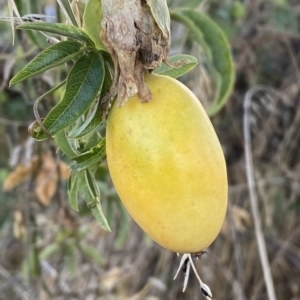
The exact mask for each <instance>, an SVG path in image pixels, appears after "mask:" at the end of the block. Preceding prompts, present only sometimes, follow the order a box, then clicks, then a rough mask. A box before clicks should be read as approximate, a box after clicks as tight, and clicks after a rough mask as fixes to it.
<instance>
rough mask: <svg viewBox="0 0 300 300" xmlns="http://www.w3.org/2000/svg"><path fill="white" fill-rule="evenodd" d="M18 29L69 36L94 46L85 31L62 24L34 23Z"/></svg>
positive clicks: (22, 25)
mask: <svg viewBox="0 0 300 300" xmlns="http://www.w3.org/2000/svg"><path fill="white" fill-rule="evenodd" d="M17 29H25V30H38V31H44V32H50V33H54V34H58V35H62V36H67V37H69V38H72V39H75V40H79V41H82V42H84V43H86V44H88V45H90V46H94V43H93V41H92V40H91V39H90V37H89V36H88V35H87V34H86V33H85V32H84V31H83V30H81V29H80V28H78V27H76V26H74V25H67V24H62V23H47V22H34V23H26V24H21V25H19V26H17Z"/></svg>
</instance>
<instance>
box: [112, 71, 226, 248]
mask: <svg viewBox="0 0 300 300" xmlns="http://www.w3.org/2000/svg"><path fill="white" fill-rule="evenodd" d="M145 82H146V84H147V86H148V87H149V89H150V91H151V92H152V100H151V101H150V102H149V103H141V102H140V101H139V97H138V96H134V97H133V98H130V99H129V101H128V102H126V103H125V104H124V106H123V107H118V106H117V104H116V103H114V104H113V106H112V108H111V110H110V113H109V116H108V122H107V131H106V142H107V145H106V147H107V148H106V153H107V162H108V167H109V172H110V175H111V178H112V181H113V183H114V186H115V188H116V191H117V193H118V195H119V197H120V198H121V200H122V202H123V204H124V205H125V207H126V208H127V210H128V212H129V214H130V215H131V216H132V217H133V219H134V220H135V221H136V223H137V224H138V225H139V226H140V227H141V228H142V229H143V230H144V231H145V232H146V233H147V234H148V235H149V236H150V237H151V238H152V239H153V240H154V241H156V242H157V243H158V244H160V245H161V246H163V247H165V248H167V249H169V250H171V251H174V252H179V253H195V252H199V251H201V250H203V249H205V248H207V247H208V246H209V245H210V244H211V243H212V242H213V241H214V240H215V238H216V237H217V235H218V233H219V231H220V229H221V226H222V224H223V221H224V217H225V213H226V208H227V190H228V184H227V173H226V164H225V160H224V155H223V151H222V148H221V146H220V143H219V140H218V137H217V135H216V133H215V130H214V128H213V126H212V124H211V121H210V119H209V117H208V116H207V114H206V112H205V110H204V108H203V106H202V105H201V103H200V102H199V100H198V99H197V98H196V96H195V95H194V94H193V93H192V92H191V91H190V90H189V89H188V88H187V87H186V86H184V85H183V84H182V83H180V82H179V81H177V80H175V79H172V78H170V77H166V76H160V75H155V74H147V75H145Z"/></svg>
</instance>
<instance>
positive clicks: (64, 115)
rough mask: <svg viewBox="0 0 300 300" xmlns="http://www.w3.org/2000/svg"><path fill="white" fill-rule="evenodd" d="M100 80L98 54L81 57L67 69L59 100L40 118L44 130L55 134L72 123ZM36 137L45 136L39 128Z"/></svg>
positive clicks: (93, 96)
mask: <svg viewBox="0 0 300 300" xmlns="http://www.w3.org/2000/svg"><path fill="white" fill-rule="evenodd" d="M103 79H104V64H103V60H102V59H100V57H99V55H98V53H95V52H90V53H88V54H87V55H83V56H81V57H80V58H79V59H78V60H77V61H76V62H75V64H74V66H73V68H72V69H71V71H70V73H69V76H68V78H67V82H66V89H65V94H64V96H63V99H62V100H61V101H60V102H59V103H58V104H57V105H56V106H55V107H54V108H53V109H52V110H51V111H50V112H49V113H48V115H47V116H46V118H45V120H44V121H43V125H44V127H45V128H46V129H47V131H48V133H49V134H51V135H55V134H56V133H57V132H59V131H61V130H63V129H64V128H66V127H67V126H69V125H71V124H72V123H73V122H75V121H76V120H77V119H78V118H79V117H80V116H81V115H82V114H83V113H84V112H86V111H87V110H88V108H89V107H90V106H91V104H92V103H93V101H94V99H95V97H96V95H97V93H98V92H99V89H100V88H101V86H102V83H103ZM36 138H37V139H38V140H42V139H45V138H47V136H46V134H45V133H44V132H42V130H40V134H37V137H36Z"/></svg>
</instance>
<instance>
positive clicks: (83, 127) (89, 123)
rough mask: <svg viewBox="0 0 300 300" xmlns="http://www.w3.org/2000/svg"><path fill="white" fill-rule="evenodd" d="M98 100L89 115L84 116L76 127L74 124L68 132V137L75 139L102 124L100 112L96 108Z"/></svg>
mask: <svg viewBox="0 0 300 300" xmlns="http://www.w3.org/2000/svg"><path fill="white" fill-rule="evenodd" d="M98 106H99V101H98V102H97V103H96V105H95V107H94V108H93V110H92V112H91V113H90V115H89V116H88V117H87V118H86V120H85V121H84V122H81V124H80V125H79V126H78V127H77V126H74V127H73V128H72V130H71V131H70V132H69V133H68V139H76V138H80V137H82V136H85V135H87V134H89V133H91V132H92V131H93V130H95V129H97V128H98V127H99V126H100V125H101V124H102V122H103V121H102V119H101V116H100V112H99V110H98Z"/></svg>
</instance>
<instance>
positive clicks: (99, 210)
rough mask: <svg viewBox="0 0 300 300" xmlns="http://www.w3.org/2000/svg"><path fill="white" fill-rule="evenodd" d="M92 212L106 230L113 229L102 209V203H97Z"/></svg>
mask: <svg viewBox="0 0 300 300" xmlns="http://www.w3.org/2000/svg"><path fill="white" fill-rule="evenodd" d="M92 213H93V215H94V217H95V219H96V220H97V222H98V223H99V225H100V226H101V227H102V228H103V229H104V230H106V231H111V230H110V227H109V225H108V223H107V220H106V218H105V216H104V214H103V211H102V207H101V205H100V203H97V205H96V206H95V207H93V208H92Z"/></svg>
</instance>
